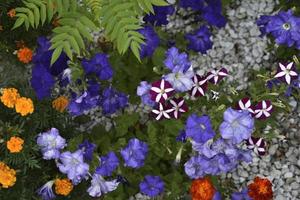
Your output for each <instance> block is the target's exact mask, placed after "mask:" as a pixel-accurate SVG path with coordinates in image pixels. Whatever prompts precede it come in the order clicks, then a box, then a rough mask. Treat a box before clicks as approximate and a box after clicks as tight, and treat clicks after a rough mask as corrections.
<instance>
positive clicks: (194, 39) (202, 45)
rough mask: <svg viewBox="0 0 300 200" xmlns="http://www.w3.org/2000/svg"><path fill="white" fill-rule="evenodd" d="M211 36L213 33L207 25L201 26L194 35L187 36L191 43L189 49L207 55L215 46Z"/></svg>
mask: <svg viewBox="0 0 300 200" xmlns="http://www.w3.org/2000/svg"><path fill="white" fill-rule="evenodd" d="M210 36H211V33H210V31H209V29H208V28H207V26H205V25H203V26H201V27H200V28H199V29H197V30H196V31H195V32H194V33H193V34H186V35H185V38H186V39H187V40H188V41H189V45H188V49H192V50H194V51H196V52H201V53H202V54H206V52H207V50H209V49H211V48H212V45H213V43H212V41H211V40H210Z"/></svg>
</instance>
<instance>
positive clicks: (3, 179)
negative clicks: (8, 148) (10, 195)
mask: <svg viewBox="0 0 300 200" xmlns="http://www.w3.org/2000/svg"><path fill="white" fill-rule="evenodd" d="M16 180H17V179H16V171H15V170H14V169H10V168H9V167H8V166H7V165H6V164H5V163H3V162H0V187H2V188H9V187H12V186H13V185H14V184H15V182H16Z"/></svg>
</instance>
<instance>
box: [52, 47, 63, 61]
mask: <svg viewBox="0 0 300 200" xmlns="http://www.w3.org/2000/svg"><path fill="white" fill-rule="evenodd" d="M62 50H63V46H59V47H57V48H56V49H55V50H54V52H53V54H52V57H51V65H53V64H54V63H55V61H56V60H57V59H58V58H59V56H60V54H61V52H62Z"/></svg>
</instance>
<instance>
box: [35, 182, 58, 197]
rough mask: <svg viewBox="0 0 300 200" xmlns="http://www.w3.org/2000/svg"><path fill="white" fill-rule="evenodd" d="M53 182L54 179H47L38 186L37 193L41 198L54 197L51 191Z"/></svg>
mask: <svg viewBox="0 0 300 200" xmlns="http://www.w3.org/2000/svg"><path fill="white" fill-rule="evenodd" d="M53 184H54V180H52V181H48V182H47V183H46V184H45V185H43V186H42V187H40V188H39V189H38V190H37V193H38V195H39V196H40V197H41V198H42V199H43V200H52V199H55V197H56V196H55V194H54V193H53V190H52V186H53Z"/></svg>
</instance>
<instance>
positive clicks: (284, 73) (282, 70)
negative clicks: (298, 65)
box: [275, 62, 298, 85]
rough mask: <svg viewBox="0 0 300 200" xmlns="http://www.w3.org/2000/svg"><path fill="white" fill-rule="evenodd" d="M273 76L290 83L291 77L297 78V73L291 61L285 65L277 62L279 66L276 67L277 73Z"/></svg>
mask: <svg viewBox="0 0 300 200" xmlns="http://www.w3.org/2000/svg"><path fill="white" fill-rule="evenodd" d="M275 78H278V79H280V80H282V81H285V82H286V83H287V84H289V85H290V84H291V81H292V80H293V79H297V78H298V73H297V72H296V69H295V66H294V63H293V62H290V63H289V64H287V65H284V64H282V63H279V67H278V69H277V73H276V75H275Z"/></svg>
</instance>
